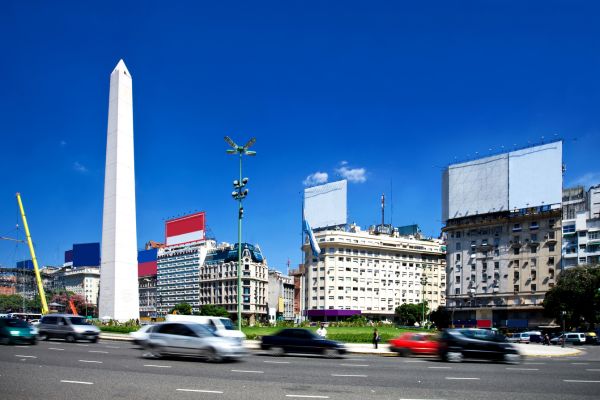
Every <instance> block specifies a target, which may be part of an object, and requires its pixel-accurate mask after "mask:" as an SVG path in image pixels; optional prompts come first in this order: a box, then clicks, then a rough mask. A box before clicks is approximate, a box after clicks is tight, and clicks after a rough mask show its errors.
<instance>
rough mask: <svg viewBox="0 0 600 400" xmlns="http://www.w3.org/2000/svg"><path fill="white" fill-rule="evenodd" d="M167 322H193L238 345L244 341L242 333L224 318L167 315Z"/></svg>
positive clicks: (244, 336) (244, 337)
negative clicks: (232, 339)
mask: <svg viewBox="0 0 600 400" xmlns="http://www.w3.org/2000/svg"><path fill="white" fill-rule="evenodd" d="M166 321H167V322H194V323H197V324H202V325H204V326H205V327H206V328H208V329H209V330H211V331H212V332H214V333H215V334H216V335H217V336H222V337H227V338H235V339H237V340H238V341H239V342H240V343H241V342H242V341H243V340H244V339H246V335H245V334H244V332H242V331H238V330H237V329H235V327H234V326H233V322H231V320H230V319H229V318H226V317H214V316H209V315H181V314H167V316H166Z"/></svg>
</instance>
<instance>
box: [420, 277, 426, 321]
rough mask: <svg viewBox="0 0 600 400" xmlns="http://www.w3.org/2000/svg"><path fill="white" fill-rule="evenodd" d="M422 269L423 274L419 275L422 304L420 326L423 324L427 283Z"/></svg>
mask: <svg viewBox="0 0 600 400" xmlns="http://www.w3.org/2000/svg"><path fill="white" fill-rule="evenodd" d="M424 271H425V270H423V276H422V277H421V304H422V319H421V326H423V325H425V285H427V276H426V275H425V272H424Z"/></svg>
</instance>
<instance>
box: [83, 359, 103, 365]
mask: <svg viewBox="0 0 600 400" xmlns="http://www.w3.org/2000/svg"><path fill="white" fill-rule="evenodd" d="M79 362H83V363H93V364H102V361H94V360H79Z"/></svg>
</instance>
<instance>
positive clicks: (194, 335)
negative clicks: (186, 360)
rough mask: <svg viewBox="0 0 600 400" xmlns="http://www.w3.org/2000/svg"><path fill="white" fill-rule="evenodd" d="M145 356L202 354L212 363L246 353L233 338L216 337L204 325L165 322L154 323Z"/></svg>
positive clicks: (200, 355) (147, 340)
mask: <svg viewBox="0 0 600 400" xmlns="http://www.w3.org/2000/svg"><path fill="white" fill-rule="evenodd" d="M143 346H144V349H145V350H146V351H147V352H146V354H145V356H146V357H152V358H160V357H163V356H165V355H169V356H185V357H204V358H205V359H206V360H208V361H211V362H220V361H224V360H235V359H239V358H241V357H243V356H245V355H246V354H247V350H246V349H245V347H244V345H243V343H242V342H241V341H240V340H237V339H235V338H224V337H220V336H217V335H216V334H215V333H214V332H212V331H211V330H210V329H208V328H206V326H204V325H203V324H199V323H195V322H164V323H160V324H157V325H155V326H154V328H153V329H152V330H151V332H150V333H149V335H148V338H147V339H146V341H145V342H144V345H143Z"/></svg>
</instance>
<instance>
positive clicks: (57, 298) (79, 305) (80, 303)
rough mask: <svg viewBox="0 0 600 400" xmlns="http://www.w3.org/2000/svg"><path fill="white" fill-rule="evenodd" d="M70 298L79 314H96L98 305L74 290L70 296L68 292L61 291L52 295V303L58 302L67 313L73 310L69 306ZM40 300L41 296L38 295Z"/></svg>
mask: <svg viewBox="0 0 600 400" xmlns="http://www.w3.org/2000/svg"><path fill="white" fill-rule="evenodd" d="M69 299H70V300H71V301H72V302H73V305H74V306H75V310H77V314H79V315H95V311H96V306H94V305H93V304H91V303H88V302H87V301H86V300H85V297H83V296H82V295H80V294H75V293H73V292H69V296H68V297H67V293H65V292H60V293H55V294H54V295H52V298H51V299H50V303H58V304H62V305H63V306H64V311H65V312H67V313H70V312H71V308H70V307H69ZM38 302H39V297H38Z"/></svg>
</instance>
